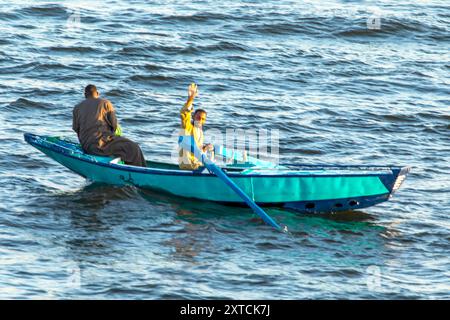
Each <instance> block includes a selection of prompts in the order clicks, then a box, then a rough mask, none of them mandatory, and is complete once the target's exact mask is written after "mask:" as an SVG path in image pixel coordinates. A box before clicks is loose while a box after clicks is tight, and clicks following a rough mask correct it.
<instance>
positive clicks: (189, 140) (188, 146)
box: [178, 136, 282, 231]
mask: <svg viewBox="0 0 450 320" xmlns="http://www.w3.org/2000/svg"><path fill="white" fill-rule="evenodd" d="M178 143H179V145H180V147H181V148H182V149H184V150H185V151H187V152H192V153H193V154H194V156H195V157H196V158H197V159H198V160H199V161H201V162H203V163H204V164H205V166H206V167H207V168H208V170H210V171H211V172H213V173H214V174H215V175H216V176H217V177H218V178H219V179H220V180H222V181H223V182H224V183H225V184H226V185H228V186H229V187H230V188H231V189H232V190H233V191H234V192H235V193H236V194H237V195H238V196H239V197H240V198H241V199H242V200H244V202H245V203H246V204H247V205H248V206H249V207H250V208H252V210H253V211H254V212H255V213H256V214H257V215H259V216H260V217H261V218H262V219H263V220H264V222H266V223H267V224H269V225H271V226H272V227H274V228H275V229H277V230H280V231H281V230H282V228H281V227H280V225H278V223H276V222H275V221H274V220H273V219H272V218H271V217H270V216H269V215H268V214H267V213H265V212H264V210H263V209H261V208H260V207H259V206H258V205H257V204H256V203H255V202H254V201H253V200H252V199H250V197H249V196H248V195H247V194H246V193H245V192H244V191H242V190H241V188H239V187H238V185H237V184H236V183H234V182H233V181H232V180H231V179H230V178H229V177H228V176H227V175H226V174H225V172H223V171H222V169H220V168H219V167H217V166H216V165H215V164H214V163H213V162H212V161H211V160H209V159H208V157H207V156H206V155H205V154H204V153H203V152H201V151H200V149H199V148H198V147H197V145H196V144H195V142H194V139H193V137H190V136H185V137H180V139H179V140H178Z"/></svg>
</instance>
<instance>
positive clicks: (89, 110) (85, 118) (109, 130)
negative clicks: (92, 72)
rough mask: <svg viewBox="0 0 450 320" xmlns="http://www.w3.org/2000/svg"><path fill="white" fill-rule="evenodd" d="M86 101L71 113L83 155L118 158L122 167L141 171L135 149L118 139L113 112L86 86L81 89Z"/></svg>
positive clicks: (139, 155) (141, 163)
mask: <svg viewBox="0 0 450 320" xmlns="http://www.w3.org/2000/svg"><path fill="white" fill-rule="evenodd" d="M84 96H85V98H86V100H84V101H82V102H81V103H79V104H78V105H76V106H75V108H74V109H73V125H72V129H73V130H74V131H75V132H76V133H77V135H78V140H79V141H80V144H81V147H82V148H83V150H84V151H85V152H86V153H89V154H94V155H99V156H115V157H120V158H121V159H122V160H123V161H124V162H125V164H129V165H133V166H141V167H145V166H146V163H145V159H144V155H143V154H142V151H141V148H139V146H138V145H137V144H136V143H135V142H133V141H131V140H129V139H127V138H123V137H120V131H121V130H120V127H119V125H118V124H117V118H116V112H115V110H114V107H113V105H112V104H111V102H109V100H106V99H100V98H99V96H100V94H99V93H98V91H97V88H96V87H95V86H94V85H92V84H90V85H88V86H87V87H86V88H85V89H84Z"/></svg>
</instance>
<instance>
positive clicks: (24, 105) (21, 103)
mask: <svg viewBox="0 0 450 320" xmlns="http://www.w3.org/2000/svg"><path fill="white" fill-rule="evenodd" d="M52 106H53V105H52V104H49V103H48V102H47V103H42V102H37V101H33V100H28V99H25V98H19V99H17V100H16V101H14V102H11V103H10V104H9V105H8V106H7V107H6V108H7V109H12V110H23V109H29V108H35V109H49V108H51V107H52Z"/></svg>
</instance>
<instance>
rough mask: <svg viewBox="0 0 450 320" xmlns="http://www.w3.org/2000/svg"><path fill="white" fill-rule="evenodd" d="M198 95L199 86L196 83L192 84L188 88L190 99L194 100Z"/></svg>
mask: <svg viewBox="0 0 450 320" xmlns="http://www.w3.org/2000/svg"><path fill="white" fill-rule="evenodd" d="M197 95H198V86H197V85H196V84H195V83H191V85H190V86H189V88H188V96H189V99H193V98H195V97H196V96H197Z"/></svg>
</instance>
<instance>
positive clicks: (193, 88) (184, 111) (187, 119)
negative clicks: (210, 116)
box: [180, 83, 198, 129]
mask: <svg viewBox="0 0 450 320" xmlns="http://www.w3.org/2000/svg"><path fill="white" fill-rule="evenodd" d="M197 94H198V87H197V85H196V84H195V83H192V84H191V85H190V86H189V88H188V99H187V101H186V103H185V104H184V106H183V108H181V111H180V117H181V127H182V128H183V129H186V128H189V126H191V119H192V111H193V109H194V106H193V103H194V99H195V97H196V96H197Z"/></svg>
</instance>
